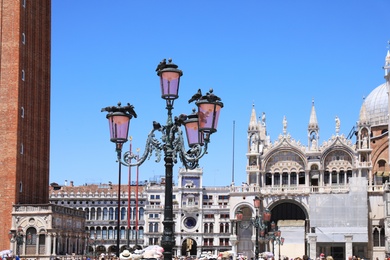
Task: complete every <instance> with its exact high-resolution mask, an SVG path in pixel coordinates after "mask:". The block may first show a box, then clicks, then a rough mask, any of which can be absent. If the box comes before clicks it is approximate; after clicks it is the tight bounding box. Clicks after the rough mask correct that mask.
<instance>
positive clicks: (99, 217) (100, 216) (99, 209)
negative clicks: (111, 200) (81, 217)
mask: <svg viewBox="0 0 390 260" xmlns="http://www.w3.org/2000/svg"><path fill="white" fill-rule="evenodd" d="M96 219H97V220H101V219H102V209H101V208H98V209H97V213H96Z"/></svg>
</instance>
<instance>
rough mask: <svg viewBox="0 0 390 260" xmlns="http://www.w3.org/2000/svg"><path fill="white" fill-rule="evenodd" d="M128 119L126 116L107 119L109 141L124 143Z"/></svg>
mask: <svg viewBox="0 0 390 260" xmlns="http://www.w3.org/2000/svg"><path fill="white" fill-rule="evenodd" d="M129 121H130V118H129V117H127V116H111V117H109V118H108V122H109V127H110V137H111V141H112V142H115V140H116V141H117V142H126V140H127V135H128V130H129V124H130V122H129Z"/></svg>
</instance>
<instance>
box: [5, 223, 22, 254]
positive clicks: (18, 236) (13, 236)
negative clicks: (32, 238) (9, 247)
mask: <svg viewBox="0 0 390 260" xmlns="http://www.w3.org/2000/svg"><path fill="white" fill-rule="evenodd" d="M8 238H9V239H10V241H11V243H15V242H16V255H17V256H19V254H20V246H21V245H23V240H24V233H23V228H22V227H21V226H18V229H17V230H16V231H15V232H13V231H9V233H8Z"/></svg>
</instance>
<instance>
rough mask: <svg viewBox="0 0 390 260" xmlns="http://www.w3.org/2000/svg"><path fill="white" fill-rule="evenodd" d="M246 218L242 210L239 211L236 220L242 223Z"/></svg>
mask: <svg viewBox="0 0 390 260" xmlns="http://www.w3.org/2000/svg"><path fill="white" fill-rule="evenodd" d="M243 218H244V213H243V212H242V210H241V209H238V210H237V211H236V220H237V221H241V220H242V219H243Z"/></svg>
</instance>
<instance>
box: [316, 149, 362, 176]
mask: <svg viewBox="0 0 390 260" xmlns="http://www.w3.org/2000/svg"><path fill="white" fill-rule="evenodd" d="M354 165H355V156H354V155H353V153H351V151H350V150H349V149H345V148H341V149H335V148H333V149H329V150H327V151H326V152H325V153H323V155H322V157H321V166H322V170H325V171H339V170H340V168H341V167H343V168H344V169H346V170H352V169H353V166H354Z"/></svg>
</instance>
